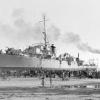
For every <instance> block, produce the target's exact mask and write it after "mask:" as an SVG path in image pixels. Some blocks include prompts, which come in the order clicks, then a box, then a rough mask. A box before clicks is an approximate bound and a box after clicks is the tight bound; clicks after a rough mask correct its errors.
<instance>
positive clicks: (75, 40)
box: [62, 32, 100, 54]
mask: <svg viewBox="0 0 100 100" xmlns="http://www.w3.org/2000/svg"><path fill="white" fill-rule="evenodd" d="M62 41H63V42H64V43H67V44H73V45H74V46H76V47H77V48H78V49H79V50H81V51H87V52H91V53H94V54H100V50H99V49H95V48H93V47H91V46H89V45H88V43H84V42H82V40H81V38H80V36H79V35H78V34H74V33H72V32H70V33H66V34H64V36H63V38H62Z"/></svg>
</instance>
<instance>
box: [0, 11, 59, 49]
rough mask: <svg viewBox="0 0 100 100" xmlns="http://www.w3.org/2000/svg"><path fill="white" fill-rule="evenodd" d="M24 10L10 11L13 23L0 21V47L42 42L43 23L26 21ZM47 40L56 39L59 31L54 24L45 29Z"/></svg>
mask: <svg viewBox="0 0 100 100" xmlns="http://www.w3.org/2000/svg"><path fill="white" fill-rule="evenodd" d="M25 15H26V12H25V11H24V10H23V9H16V10H14V11H13V13H12V20H13V25H11V24H4V23H0V45H1V46H0V47H1V48H4V47H15V48H22V47H25V46H28V45H31V44H34V43H40V42H43V34H42V32H43V23H40V22H39V20H40V19H39V20H37V23H34V22H32V21H27V20H26V18H25ZM47 31H48V32H47V36H48V37H49V40H52V41H57V39H58V37H59V35H60V31H59V29H58V28H56V27H55V26H54V25H52V26H50V27H49V28H48V29H47Z"/></svg>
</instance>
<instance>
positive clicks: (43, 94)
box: [0, 78, 100, 100]
mask: <svg viewBox="0 0 100 100" xmlns="http://www.w3.org/2000/svg"><path fill="white" fill-rule="evenodd" d="M45 81H46V83H45V84H46V85H45V87H41V80H39V79H36V78H26V79H25V78H20V79H18V78H14V79H7V80H0V100H100V87H98V88H93V87H89V88H86V87H84V85H91V84H92V85H95V84H98V85H99V84H100V79H71V80H69V81H61V80H59V79H58V80H53V87H52V88H50V84H49V79H46V80H45ZM74 85H75V86H83V87H80V88H78V87H73V86H74ZM68 86H70V87H68Z"/></svg>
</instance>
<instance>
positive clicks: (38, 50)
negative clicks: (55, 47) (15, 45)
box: [24, 44, 54, 58]
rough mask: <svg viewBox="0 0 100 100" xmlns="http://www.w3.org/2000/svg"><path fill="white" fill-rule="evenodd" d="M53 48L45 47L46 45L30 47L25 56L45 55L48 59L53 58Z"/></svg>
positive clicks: (25, 51)
mask: <svg viewBox="0 0 100 100" xmlns="http://www.w3.org/2000/svg"><path fill="white" fill-rule="evenodd" d="M53 53H54V52H53V51H52V46H50V45H46V46H45V45H44V44H37V45H34V46H29V47H28V48H26V49H25V50H24V54H27V55H30V56H41V55H44V56H45V57H47V58H51V56H52V55H53Z"/></svg>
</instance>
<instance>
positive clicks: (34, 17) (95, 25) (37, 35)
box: [0, 0, 100, 64]
mask: <svg viewBox="0 0 100 100" xmlns="http://www.w3.org/2000/svg"><path fill="white" fill-rule="evenodd" d="M44 14H45V16H46V19H47V21H46V32H47V36H48V40H49V42H50V43H54V44H55V45H56V49H57V54H60V53H64V52H68V53H70V54H71V55H73V56H76V57H77V54H78V53H80V58H82V59H85V60H87V59H95V60H96V61H97V62H98V63H99V64H100V44H99V43H100V0H0V48H3V49H4V48H7V47H14V48H22V49H23V48H25V47H27V46H28V45H32V44H35V43H40V42H43V35H42V34H41V33H42V31H43V23H42V22H40V21H42V19H43V15H44Z"/></svg>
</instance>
